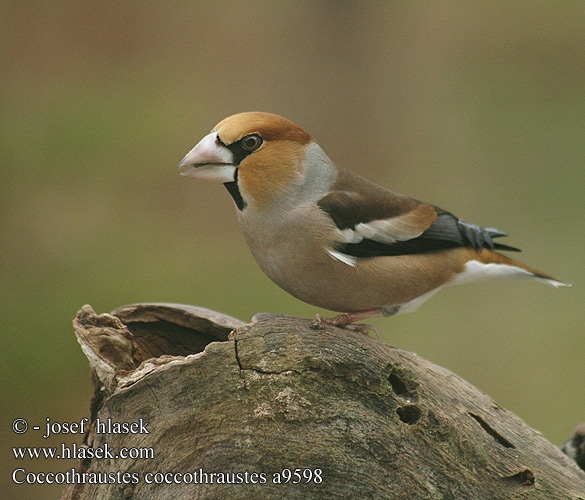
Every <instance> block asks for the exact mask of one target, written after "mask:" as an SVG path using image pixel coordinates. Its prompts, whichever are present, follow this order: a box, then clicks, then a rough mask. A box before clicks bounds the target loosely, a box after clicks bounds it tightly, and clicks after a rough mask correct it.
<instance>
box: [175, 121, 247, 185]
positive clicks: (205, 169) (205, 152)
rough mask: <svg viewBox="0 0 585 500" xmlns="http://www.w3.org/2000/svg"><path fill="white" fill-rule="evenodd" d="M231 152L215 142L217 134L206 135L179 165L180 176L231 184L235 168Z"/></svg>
mask: <svg viewBox="0 0 585 500" xmlns="http://www.w3.org/2000/svg"><path fill="white" fill-rule="evenodd" d="M233 161H234V159H233V155H232V152H231V151H230V150H229V149H228V148H226V147H225V146H224V145H223V144H221V143H220V142H219V141H218V140H217V132H212V133H211V134H209V135H206V136H205V137H204V138H203V139H201V140H200V141H199V144H197V146H195V147H194V148H193V149H192V150H191V151H189V152H188V153H187V155H186V156H185V158H183V159H182V160H181V163H180V164H179V170H182V172H181V175H184V176H186V177H193V178H195V179H204V180H208V181H215V182H222V183H225V182H233V181H234V180H235V174H236V166H235V165H234V164H233Z"/></svg>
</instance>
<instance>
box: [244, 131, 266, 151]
mask: <svg viewBox="0 0 585 500" xmlns="http://www.w3.org/2000/svg"><path fill="white" fill-rule="evenodd" d="M261 145H262V137H260V136H259V135H257V134H250V135H247V136H246V137H244V138H243V139H242V147H243V148H244V149H245V150H246V151H250V152H252V151H256V150H257V149H258V148H259V147H260V146H261Z"/></svg>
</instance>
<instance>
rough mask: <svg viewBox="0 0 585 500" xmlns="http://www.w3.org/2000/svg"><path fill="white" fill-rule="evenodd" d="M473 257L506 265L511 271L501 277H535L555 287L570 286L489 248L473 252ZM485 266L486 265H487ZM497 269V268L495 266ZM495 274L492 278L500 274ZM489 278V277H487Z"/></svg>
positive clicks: (488, 263) (483, 261)
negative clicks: (514, 270)
mask: <svg viewBox="0 0 585 500" xmlns="http://www.w3.org/2000/svg"><path fill="white" fill-rule="evenodd" d="M474 254H475V255H474V257H473V259H474V260H475V261H479V262H481V263H483V264H487V265H488V266H489V265H490V264H496V265H500V266H502V265H503V266H506V268H507V269H508V270H510V271H511V272H509V273H501V274H502V275H501V277H502V278H506V277H508V278H512V279H514V278H532V279H535V280H537V281H540V282H541V283H546V284H547V285H552V286H554V287H555V288H558V287H560V286H571V284H570V283H566V282H564V281H560V280H558V279H556V278H553V277H552V276H550V275H548V274H545V273H543V272H540V271H538V270H537V269H534V268H533V267H530V266H527V265H525V264H522V263H521V262H518V261H516V260H514V259H510V257H507V256H505V255H502V254H501V253H499V252H494V251H491V250H487V251H486V250H484V251H482V252H481V253H478V252H474ZM488 266H486V267H488ZM508 266H512V268H513V269H516V270H517V271H518V272H517V273H514V272H513V269H510V268H509V267H508ZM495 269H497V268H495ZM494 274H495V275H494V276H493V277H494V278H496V279H497V278H498V277H500V276H497V274H498V273H497V271H496V272H495V273H494ZM505 274H509V275H508V276H505ZM487 279H489V278H487Z"/></svg>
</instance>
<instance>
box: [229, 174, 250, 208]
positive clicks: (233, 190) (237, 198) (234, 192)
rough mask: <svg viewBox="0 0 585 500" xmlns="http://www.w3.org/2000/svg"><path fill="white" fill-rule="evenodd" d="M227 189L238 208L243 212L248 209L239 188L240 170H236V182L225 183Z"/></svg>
mask: <svg viewBox="0 0 585 500" xmlns="http://www.w3.org/2000/svg"><path fill="white" fill-rule="evenodd" d="M224 186H225V188H226V189H227V190H228V193H229V194H230V196H231V197H232V198H233V200H234V202H235V204H236V207H238V210H239V211H240V212H241V211H242V210H244V208H246V202H245V201H244V199H243V198H242V194H241V193H240V189H239V188H238V169H237V168H236V173H235V174H234V180H233V181H232V182H226V183H224Z"/></svg>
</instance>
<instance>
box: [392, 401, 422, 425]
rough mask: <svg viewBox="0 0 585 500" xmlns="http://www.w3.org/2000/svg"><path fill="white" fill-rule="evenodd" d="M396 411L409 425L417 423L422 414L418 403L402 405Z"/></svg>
mask: <svg viewBox="0 0 585 500" xmlns="http://www.w3.org/2000/svg"><path fill="white" fill-rule="evenodd" d="M396 413H397V414H398V417H399V418H400V420H402V421H403V422H404V423H405V424H408V425H413V424H416V423H417V422H418V420H419V419H420V417H421V415H422V412H421V411H420V408H419V407H418V406H416V405H405V406H401V407H400V408H398V409H397V410H396Z"/></svg>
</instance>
